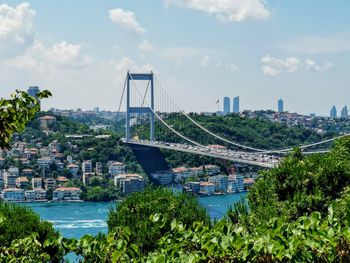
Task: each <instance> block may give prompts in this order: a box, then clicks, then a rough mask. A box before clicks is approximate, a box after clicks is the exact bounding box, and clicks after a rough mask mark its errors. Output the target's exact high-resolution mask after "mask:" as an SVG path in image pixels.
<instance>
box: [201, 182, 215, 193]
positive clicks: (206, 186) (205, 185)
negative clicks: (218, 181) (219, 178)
mask: <svg viewBox="0 0 350 263" xmlns="http://www.w3.org/2000/svg"><path fill="white" fill-rule="evenodd" d="M199 186H200V191H199V192H200V193H201V194H204V195H212V194H214V192H215V184H213V183H209V182H201V183H200V184H199Z"/></svg>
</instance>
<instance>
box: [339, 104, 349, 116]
mask: <svg viewBox="0 0 350 263" xmlns="http://www.w3.org/2000/svg"><path fill="white" fill-rule="evenodd" d="M340 116H341V117H342V118H343V119H347V118H348V107H347V106H346V105H345V106H344V108H343V109H342V110H341V113H340Z"/></svg>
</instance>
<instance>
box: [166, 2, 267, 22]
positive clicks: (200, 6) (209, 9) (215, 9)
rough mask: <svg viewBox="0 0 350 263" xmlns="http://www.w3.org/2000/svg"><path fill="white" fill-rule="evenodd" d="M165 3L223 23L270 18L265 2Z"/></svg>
mask: <svg viewBox="0 0 350 263" xmlns="http://www.w3.org/2000/svg"><path fill="white" fill-rule="evenodd" d="M165 2H166V4H176V5H180V6H184V7H187V8H191V9H195V10H198V11H202V12H204V13H207V14H209V15H215V16H216V17H217V19H219V20H220V21H222V22H241V21H244V20H247V19H267V18H269V17H270V12H269V10H268V9H267V7H266V1H265V0H165Z"/></svg>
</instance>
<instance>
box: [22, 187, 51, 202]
mask: <svg viewBox="0 0 350 263" xmlns="http://www.w3.org/2000/svg"><path fill="white" fill-rule="evenodd" d="M24 195H25V198H26V200H27V201H30V202H33V201H47V196H46V191H45V190H44V189H40V188H37V189H34V190H28V191H25V192H24Z"/></svg>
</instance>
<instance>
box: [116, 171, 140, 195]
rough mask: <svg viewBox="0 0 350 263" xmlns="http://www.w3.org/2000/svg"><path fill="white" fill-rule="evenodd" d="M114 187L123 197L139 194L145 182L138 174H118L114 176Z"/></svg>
mask: <svg viewBox="0 0 350 263" xmlns="http://www.w3.org/2000/svg"><path fill="white" fill-rule="evenodd" d="M114 185H115V186H116V187H117V188H118V189H119V191H120V192H121V193H123V194H124V195H129V194H131V193H134V192H141V191H143V190H144V188H145V180H144V179H143V177H142V176H141V175H139V174H118V175H115V176H114Z"/></svg>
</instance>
